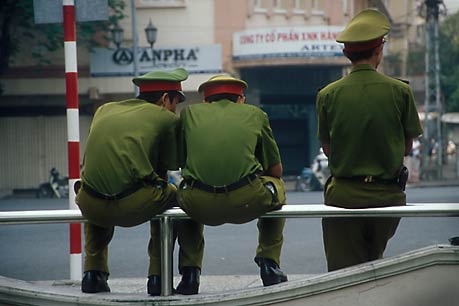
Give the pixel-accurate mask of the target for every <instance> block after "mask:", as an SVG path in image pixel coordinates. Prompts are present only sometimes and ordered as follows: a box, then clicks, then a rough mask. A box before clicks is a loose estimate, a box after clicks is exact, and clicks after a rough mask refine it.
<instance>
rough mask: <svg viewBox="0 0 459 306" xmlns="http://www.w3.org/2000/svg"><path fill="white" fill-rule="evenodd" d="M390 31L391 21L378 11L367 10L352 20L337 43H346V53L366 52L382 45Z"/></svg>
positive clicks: (337, 39) (339, 36)
mask: <svg viewBox="0 0 459 306" xmlns="http://www.w3.org/2000/svg"><path fill="white" fill-rule="evenodd" d="M389 31H390V22H389V19H387V17H386V16H385V15H384V14H383V13H381V12H379V11H377V10H374V9H367V10H363V11H361V12H360V13H358V14H357V15H355V16H354V18H352V20H351V21H350V22H349V23H348V24H347V26H346V28H345V29H344V30H343V32H341V33H340V34H339V35H338V37H337V38H336V41H337V42H339V43H344V49H345V51H346V50H347V51H350V52H356V51H357V52H359V51H365V50H369V49H372V48H375V47H377V46H379V45H380V44H382V43H383V37H384V36H385V35H386V34H387V33H389Z"/></svg>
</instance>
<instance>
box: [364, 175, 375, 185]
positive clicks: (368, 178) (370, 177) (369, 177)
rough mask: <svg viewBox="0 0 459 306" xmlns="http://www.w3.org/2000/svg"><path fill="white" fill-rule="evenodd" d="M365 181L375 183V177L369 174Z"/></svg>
mask: <svg viewBox="0 0 459 306" xmlns="http://www.w3.org/2000/svg"><path fill="white" fill-rule="evenodd" d="M363 181H364V182H365V183H373V181H374V179H373V176H372V175H367V176H365V178H364V179H363Z"/></svg>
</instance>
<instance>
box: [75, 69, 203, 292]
mask: <svg viewBox="0 0 459 306" xmlns="http://www.w3.org/2000/svg"><path fill="white" fill-rule="evenodd" d="M187 77H188V72H187V71H186V70H184V69H181V68H179V69H176V70H174V71H172V72H162V71H156V72H150V73H148V74H146V75H143V76H140V77H136V78H134V79H133V82H134V84H136V85H137V86H139V89H140V94H139V96H138V97H137V98H136V99H128V100H125V101H120V102H111V103H106V104H104V105H102V106H100V107H99V108H98V109H97V111H96V113H95V115H94V119H93V122H92V124H91V129H90V132H89V136H88V140H87V143H86V148H85V155H84V167H83V172H82V180H81V184H80V186H76V188H75V189H78V190H77V191H78V193H77V197H76V202H77V204H78V206H79V207H80V210H81V212H82V214H83V216H84V217H85V218H87V219H88V221H89V222H88V223H85V225H84V233H85V258H84V271H85V272H84V276H83V280H82V284H81V289H82V291H83V292H86V293H96V292H107V291H110V288H109V286H108V284H107V279H108V275H109V269H108V264H107V259H108V258H107V257H108V244H109V243H110V241H111V239H112V237H113V233H114V227H115V226H123V227H132V226H136V225H139V224H142V223H144V222H147V221H150V220H151V218H152V217H154V216H155V215H157V214H159V213H161V212H163V211H164V210H166V209H167V208H168V207H170V206H172V205H173V204H174V203H176V200H175V195H176V190H177V189H176V188H175V186H174V185H172V184H168V183H167V170H168V169H177V168H178V159H177V152H178V147H177V136H178V123H179V118H178V117H177V116H176V115H175V114H174V112H175V108H176V106H177V103H179V102H181V101H183V100H184V99H185V96H184V94H183V92H182V91H181V90H182V88H181V81H183V80H185V79H186V78H187ZM80 187H81V188H80ZM150 224H151V226H150V228H151V238H150V242H149V245H148V254H149V256H150V264H149V270H148V283H147V291H148V293H149V294H150V295H159V294H160V292H161V282H160V274H161V268H160V266H161V255H160V254H161V252H160V251H161V246H160V237H159V222H158V221H150ZM176 226H177V228H176V230H177V232H178V241H179V244H180V252H179V268H180V272H181V273H182V275H183V276H182V282H181V284H180V286H181V288H182V291H178V292H179V293H185V294H186V293H187V292H188V291H189V290H192V291H193V292H194V291H197V289H196V287H198V286H199V279H198V280H197V281H198V282H196V280H195V278H193V277H192V276H190V274H189V273H188V272H189V270H199V269H200V268H201V263H202V256H203V250H204V240H203V225H201V224H197V223H196V222H194V221H182V222H178V223H177V224H176Z"/></svg>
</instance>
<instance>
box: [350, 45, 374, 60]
mask: <svg viewBox="0 0 459 306" xmlns="http://www.w3.org/2000/svg"><path fill="white" fill-rule="evenodd" d="M378 47H379V46H378ZM376 48H377V47H375V48H372V49H370V50H365V51H360V52H349V51H344V55H345V56H346V57H347V58H348V59H349V60H350V61H351V62H356V61H360V60H364V59H369V58H370V57H372V55H373V52H374V51H375V49H376Z"/></svg>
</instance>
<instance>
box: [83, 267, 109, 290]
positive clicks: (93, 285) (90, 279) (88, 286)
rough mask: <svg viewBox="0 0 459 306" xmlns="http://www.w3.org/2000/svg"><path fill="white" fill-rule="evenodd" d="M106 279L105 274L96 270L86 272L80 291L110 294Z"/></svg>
mask: <svg viewBox="0 0 459 306" xmlns="http://www.w3.org/2000/svg"><path fill="white" fill-rule="evenodd" d="M107 279H108V273H107V272H102V271H97V270H90V271H86V272H84V276H83V280H82V281H81V291H82V292H85V293H97V292H110V287H108V284H107Z"/></svg>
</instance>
